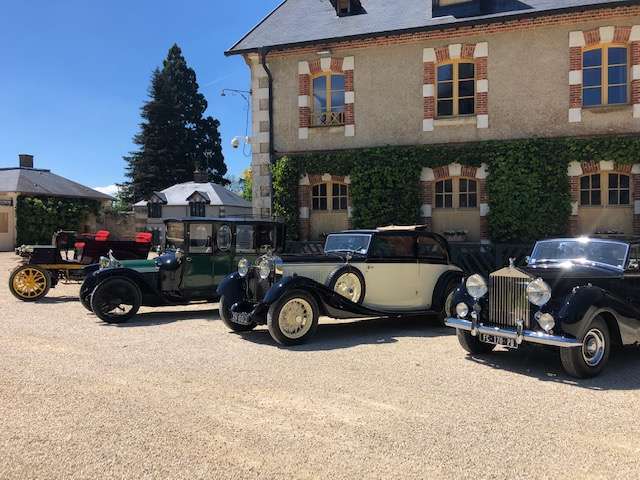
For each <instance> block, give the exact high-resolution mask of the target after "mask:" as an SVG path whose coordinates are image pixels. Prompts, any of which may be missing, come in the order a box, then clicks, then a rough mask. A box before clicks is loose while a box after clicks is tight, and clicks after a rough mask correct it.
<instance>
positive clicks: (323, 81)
mask: <svg viewBox="0 0 640 480" xmlns="http://www.w3.org/2000/svg"><path fill="white" fill-rule="evenodd" d="M313 107H314V109H315V110H316V112H324V111H325V110H326V109H327V77H318V78H315V79H314V80H313Z"/></svg>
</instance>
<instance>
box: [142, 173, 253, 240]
mask: <svg viewBox="0 0 640 480" xmlns="http://www.w3.org/2000/svg"><path fill="white" fill-rule="evenodd" d="M134 210H135V214H136V227H137V229H138V230H148V231H151V232H152V233H153V234H154V242H157V243H162V242H164V234H165V232H164V220H165V219H167V218H200V217H201V218H204V217H238V216H250V215H251V214H252V212H253V210H252V206H251V202H248V201H246V200H245V199H244V198H242V197H241V196H239V195H237V194H235V193H233V192H232V191H230V190H228V189H226V188H225V187H223V186H222V185H218V184H217V183H212V182H209V181H208V178H207V176H206V174H205V173H200V172H196V173H195V175H194V180H193V181H192V182H186V183H179V184H177V185H173V186H171V187H169V188H166V189H164V190H162V191H159V192H154V193H153V194H152V195H151V196H150V198H148V199H147V200H143V201H141V202H138V203H136V204H135V205H134Z"/></svg>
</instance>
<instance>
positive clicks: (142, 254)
mask: <svg viewBox="0 0 640 480" xmlns="http://www.w3.org/2000/svg"><path fill="white" fill-rule="evenodd" d="M150 250H151V234H150V233H139V234H137V235H136V237H135V239H131V240H114V239H112V238H111V234H110V233H109V232H108V231H106V230H101V231H99V232H97V233H95V234H92V233H83V234H80V235H78V234H77V233H76V232H71V231H58V232H56V233H54V234H53V238H52V240H51V245H23V246H21V247H18V248H16V255H19V256H20V257H22V258H23V260H22V262H21V263H20V265H19V266H18V267H16V268H15V269H14V270H13V271H12V272H11V276H10V277H9V290H10V291H11V293H12V294H13V296H14V297H16V298H17V299H18V300H22V301H24V302H34V301H36V300H39V299H41V298H43V297H44V296H46V295H47V293H48V292H49V289H51V288H54V287H55V286H56V285H57V284H58V282H59V281H61V280H62V281H65V282H81V281H82V280H83V278H84V276H85V267H86V266H87V265H90V264H92V263H96V262H98V260H99V259H100V257H101V256H104V255H107V253H108V252H109V251H112V252H113V253H114V254H115V255H117V256H118V258H122V259H126V260H129V259H141V258H147V257H148V256H149V251H150Z"/></svg>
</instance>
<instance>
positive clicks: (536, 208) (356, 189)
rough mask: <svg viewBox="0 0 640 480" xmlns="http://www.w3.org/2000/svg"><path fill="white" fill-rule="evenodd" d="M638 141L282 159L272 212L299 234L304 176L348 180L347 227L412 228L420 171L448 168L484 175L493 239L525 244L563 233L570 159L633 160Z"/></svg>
mask: <svg viewBox="0 0 640 480" xmlns="http://www.w3.org/2000/svg"><path fill="white" fill-rule="evenodd" d="M638 158H640V137H638V136H616V137H595V138H555V139H526V140H508V141H488V142H479V143H466V144H450V145H424V146H414V147H391V146H387V147H380V148H368V149H358V150H344V151H339V152H331V153H310V154H302V155H295V156H288V157H282V158H280V159H279V160H278V162H276V164H275V165H274V169H273V188H274V213H275V214H276V215H279V216H281V217H283V218H284V219H285V221H286V222H287V225H288V230H289V233H290V236H291V238H292V239H297V235H298V197H297V191H298V181H299V179H300V177H301V176H302V175H304V174H305V173H308V174H323V173H331V174H333V175H350V177H351V199H352V205H353V226H354V227H355V228H367V227H374V226H377V225H386V224H396V225H398V224H406V223H413V222H415V221H417V220H418V219H419V216H420V213H419V212H420V204H421V199H420V194H419V193H420V191H419V189H420V183H419V178H420V171H421V169H422V168H423V167H430V168H436V167H439V166H444V165H448V164H450V163H460V164H462V165H469V166H475V167H478V166H480V165H481V164H482V163H486V164H487V165H488V167H489V170H490V175H489V177H488V178H487V193H488V195H489V198H490V213H489V217H488V219H489V229H490V234H491V238H492V239H493V240H494V241H497V242H528V241H531V240H535V239H537V238H541V237H545V236H553V235H561V234H564V233H566V229H567V224H568V220H569V216H570V215H571V198H570V192H569V179H568V177H567V166H568V164H569V162H572V161H577V162H585V161H600V160H609V161H613V162H615V163H618V164H629V163H635V162H638Z"/></svg>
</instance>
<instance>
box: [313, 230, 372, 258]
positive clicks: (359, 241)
mask: <svg viewBox="0 0 640 480" xmlns="http://www.w3.org/2000/svg"><path fill="white" fill-rule="evenodd" d="M370 242H371V235H368V234H363V233H357V234H355V233H350V234H334V235H329V236H328V237H327V241H326V242H325V244H324V251H325V253H331V252H352V253H359V254H361V255H366V253H367V250H369V243H370Z"/></svg>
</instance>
